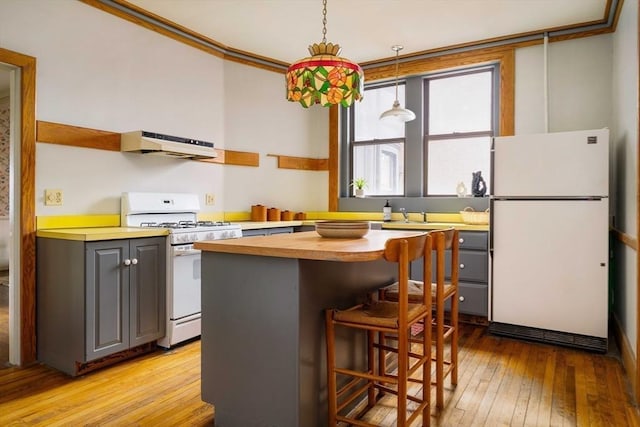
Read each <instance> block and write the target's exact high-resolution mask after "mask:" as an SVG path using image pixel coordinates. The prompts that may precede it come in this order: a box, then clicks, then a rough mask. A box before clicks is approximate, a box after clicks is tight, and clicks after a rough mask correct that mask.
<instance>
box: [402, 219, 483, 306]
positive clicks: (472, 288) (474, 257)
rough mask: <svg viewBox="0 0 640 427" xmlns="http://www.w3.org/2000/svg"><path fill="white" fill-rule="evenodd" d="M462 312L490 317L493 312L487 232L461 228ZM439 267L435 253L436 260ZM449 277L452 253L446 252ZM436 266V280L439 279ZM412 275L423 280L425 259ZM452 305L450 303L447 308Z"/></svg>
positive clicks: (446, 268)
mask: <svg viewBox="0 0 640 427" xmlns="http://www.w3.org/2000/svg"><path fill="white" fill-rule="evenodd" d="M459 239H460V242H459V244H460V254H459V263H460V265H459V270H458V271H459V288H458V293H459V295H458V297H459V301H460V304H459V312H460V313H464V314H470V315H474V316H484V317H486V316H487V315H488V313H489V286H488V284H489V269H488V268H489V267H488V266H489V243H488V233H487V232H486V231H460V232H459ZM432 262H433V263H434V266H435V262H436V260H435V254H434V255H433V261H432ZM445 265H446V267H445V278H446V280H448V279H449V278H450V277H451V252H450V251H447V253H446V255H445ZM435 274H436V273H435V269H434V271H433V277H432V279H433V280H435V279H436V277H435ZM411 278H412V279H414V280H423V277H422V261H416V262H414V263H413V265H412V266H411ZM449 305H450V304H447V309H448V307H449Z"/></svg>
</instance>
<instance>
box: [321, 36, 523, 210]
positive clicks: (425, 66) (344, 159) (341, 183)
mask: <svg viewBox="0 0 640 427" xmlns="http://www.w3.org/2000/svg"><path fill="white" fill-rule="evenodd" d="M493 63H495V64H498V66H499V70H500V71H499V73H498V74H497V79H498V80H499V86H498V87H499V91H498V92H499V102H498V103H496V107H497V108H498V110H499V114H497V115H496V117H497V118H498V128H497V129H498V133H497V134H498V135H500V136H507V135H513V134H514V129H515V114H514V111H515V48H514V47H513V46H506V47H505V46H498V47H490V48H482V49H469V50H463V51H461V52H455V53H448V54H439V53H433V54H430V53H427V54H424V55H415V56H412V57H408V58H406V59H405V60H403V61H401V62H400V63H399V64H398V70H397V72H396V69H395V68H394V67H391V66H388V65H387V64H383V63H380V64H372V65H369V66H365V67H364V71H365V79H366V81H367V82H369V83H371V82H377V81H383V80H387V81H391V79H394V78H395V76H396V75H398V76H400V77H401V78H402V77H403V76H408V75H418V74H426V73H429V72H441V71H445V70H455V69H460V68H464V67H469V66H475V65H483V64H485V65H488V64H493ZM419 93H420V97H422V91H421V90H419ZM409 94H411V91H409ZM418 104H419V103H418ZM406 108H409V109H412V110H413V109H414V108H415V105H413V104H412V103H411V99H408V100H407V104H406ZM413 111H414V112H417V111H416V110H413ZM420 114H422V112H421V111H420ZM348 120H349V114H348V110H347V109H346V108H344V107H337V106H336V107H333V108H331V109H330V112H329V188H328V192H329V194H328V198H329V201H328V203H329V204H328V209H329V211H358V212H359V211H369V210H372V209H373V210H376V211H377V210H378V207H379V206H378V205H379V200H380V198H373V197H371V198H368V197H365V198H353V197H347V193H348V190H349V169H348V163H349V161H350V159H349V151H348V144H347V140H348V135H347V127H346V126H347V125H348ZM345 121H346V122H345ZM420 146H422V144H420ZM407 161H413V159H407ZM419 162H422V157H421V158H420V159H419ZM419 185H420V186H422V181H420V183H419ZM414 199H415V200H414ZM440 199H443V200H444V199H447V200H448V199H451V198H440ZM402 200H403V201H404V202H403V203H404V205H405V206H407V207H408V208H411V207H412V206H416V208H414V209H418V210H420V208H422V207H424V206H425V205H424V200H425V199H424V198H420V197H414V196H412V195H410V196H407V197H405V198H403V199H402ZM431 200H432V201H431V202H429V206H428V208H429V209H430V211H438V209H442V210H440V211H441V212H450V211H451V207H450V204H449V202H446V203H447V206H443V207H438V206H439V204H440V203H439V201H438V200H437V199H435V198H434V199H431ZM451 200H452V201H453V200H454V199H451Z"/></svg>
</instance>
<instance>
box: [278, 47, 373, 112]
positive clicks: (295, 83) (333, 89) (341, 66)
mask: <svg viewBox="0 0 640 427" xmlns="http://www.w3.org/2000/svg"><path fill="white" fill-rule="evenodd" d="M309 52H310V53H311V55H312V56H310V57H307V58H303V59H301V60H299V61H296V62H294V63H293V64H291V65H290V66H289V68H287V75H286V77H287V100H289V101H292V102H299V103H300V104H302V106H303V107H305V108H308V107H310V106H311V105H315V104H319V105H321V106H323V107H330V106H332V105H342V106H343V107H348V106H350V105H351V104H353V102H354V101H359V100H361V99H362V94H363V92H364V73H363V71H362V68H361V67H360V66H359V65H358V64H356V63H355V62H352V61H350V60H348V59H346V58H341V57H339V56H338V54H339V53H340V46H339V45H337V44H336V45H334V44H332V43H329V44H325V43H320V44H313V45H312V46H309Z"/></svg>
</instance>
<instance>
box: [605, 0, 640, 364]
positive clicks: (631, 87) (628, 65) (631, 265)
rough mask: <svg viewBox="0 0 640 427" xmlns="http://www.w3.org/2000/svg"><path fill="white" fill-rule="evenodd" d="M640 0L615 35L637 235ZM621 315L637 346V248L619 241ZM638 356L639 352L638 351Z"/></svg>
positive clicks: (616, 81)
mask: <svg viewBox="0 0 640 427" xmlns="http://www.w3.org/2000/svg"><path fill="white" fill-rule="evenodd" d="M637 19H638V2H637V1H626V2H624V5H623V7H622V13H621V15H620V19H619V21H618V28H617V30H616V33H615V34H614V35H613V62H612V64H613V106H612V107H613V108H612V111H613V126H612V141H613V152H614V161H615V181H616V194H615V203H616V213H617V216H616V228H617V229H619V230H621V231H622V232H624V233H625V234H627V235H629V236H631V237H635V238H637V236H638V230H637V222H636V218H637V215H638V206H637V194H638V193H637V192H638V183H637V173H638V163H637V160H638V75H639V73H638V21H637ZM614 253H615V259H616V265H615V273H616V277H615V282H616V290H615V294H614V297H615V316H616V319H617V320H618V322H619V323H620V325H621V326H622V329H623V330H624V332H625V335H626V336H627V338H628V339H629V342H630V345H631V349H632V351H634V352H635V350H636V345H637V342H636V335H637V326H636V325H637V316H638V313H637V309H636V301H637V282H638V278H637V273H638V265H637V253H636V251H634V250H633V249H631V248H630V247H628V246H626V245H624V244H622V243H620V242H616V244H615V252H614ZM636 357H637V355H636Z"/></svg>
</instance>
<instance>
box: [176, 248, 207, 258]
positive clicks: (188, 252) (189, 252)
mask: <svg viewBox="0 0 640 427" xmlns="http://www.w3.org/2000/svg"><path fill="white" fill-rule="evenodd" d="M201 252H202V251H201V250H200V249H187V250H185V251H173V256H189V255H200V253H201Z"/></svg>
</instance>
